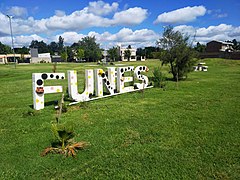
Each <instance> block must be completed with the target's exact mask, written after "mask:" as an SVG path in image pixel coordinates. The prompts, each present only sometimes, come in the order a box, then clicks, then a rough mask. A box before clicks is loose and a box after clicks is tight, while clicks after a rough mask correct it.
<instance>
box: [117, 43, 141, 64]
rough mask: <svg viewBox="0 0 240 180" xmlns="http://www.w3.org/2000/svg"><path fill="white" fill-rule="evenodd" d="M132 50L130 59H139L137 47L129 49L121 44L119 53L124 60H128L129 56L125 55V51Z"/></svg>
mask: <svg viewBox="0 0 240 180" xmlns="http://www.w3.org/2000/svg"><path fill="white" fill-rule="evenodd" d="M127 50H130V52H131V56H130V59H129V61H137V50H136V49H133V48H131V49H128V48H122V47H121V46H119V53H120V57H121V60H122V61H128V58H127V57H126V56H125V51H127Z"/></svg>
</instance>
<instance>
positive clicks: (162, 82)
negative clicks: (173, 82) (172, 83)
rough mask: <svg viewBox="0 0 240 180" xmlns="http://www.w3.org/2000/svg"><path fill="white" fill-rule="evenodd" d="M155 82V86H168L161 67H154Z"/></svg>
mask: <svg viewBox="0 0 240 180" xmlns="http://www.w3.org/2000/svg"><path fill="white" fill-rule="evenodd" d="M153 82H154V87H159V88H164V87H165V86H166V77H165V76H164V74H163V73H162V72H161V69H160V67H155V68H154V69H153Z"/></svg>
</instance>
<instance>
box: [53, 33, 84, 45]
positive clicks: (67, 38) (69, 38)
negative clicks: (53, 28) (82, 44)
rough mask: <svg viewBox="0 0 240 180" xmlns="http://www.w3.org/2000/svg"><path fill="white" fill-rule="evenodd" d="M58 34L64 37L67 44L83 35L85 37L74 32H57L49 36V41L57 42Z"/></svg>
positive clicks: (76, 40)
mask: <svg viewBox="0 0 240 180" xmlns="http://www.w3.org/2000/svg"><path fill="white" fill-rule="evenodd" d="M59 36H62V37H63V38H64V42H65V44H68V45H71V44H73V43H74V42H78V41H79V40H81V39H82V38H83V37H85V35H84V34H78V33H76V32H64V33H62V34H58V35H56V36H54V37H53V38H51V41H55V42H57V41H58V38H59Z"/></svg>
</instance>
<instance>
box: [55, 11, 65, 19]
mask: <svg viewBox="0 0 240 180" xmlns="http://www.w3.org/2000/svg"><path fill="white" fill-rule="evenodd" d="M55 15H56V16H58V17H63V16H65V15H66V14H65V12H64V11H62V10H55Z"/></svg>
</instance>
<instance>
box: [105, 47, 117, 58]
mask: <svg viewBox="0 0 240 180" xmlns="http://www.w3.org/2000/svg"><path fill="white" fill-rule="evenodd" d="M107 52H108V54H109V56H110V59H111V60H112V61H116V59H118V58H119V54H118V48H117V47H112V48H110V49H109V50H108V51H107Z"/></svg>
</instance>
